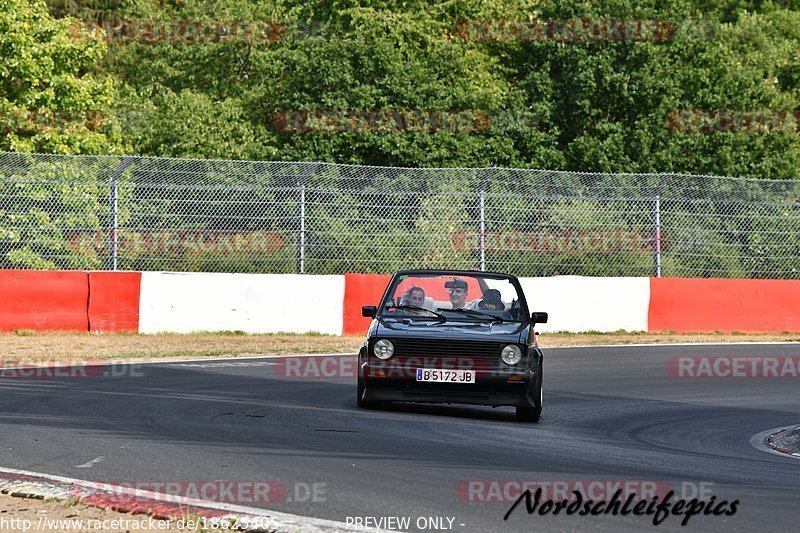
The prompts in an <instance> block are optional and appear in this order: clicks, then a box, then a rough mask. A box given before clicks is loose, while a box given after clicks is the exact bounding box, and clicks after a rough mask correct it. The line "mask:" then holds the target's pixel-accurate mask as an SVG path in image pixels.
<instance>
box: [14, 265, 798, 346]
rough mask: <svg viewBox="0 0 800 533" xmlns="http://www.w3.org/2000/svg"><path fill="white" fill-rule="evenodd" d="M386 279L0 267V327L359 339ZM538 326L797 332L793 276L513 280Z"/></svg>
mask: <svg viewBox="0 0 800 533" xmlns="http://www.w3.org/2000/svg"><path fill="white" fill-rule="evenodd" d="M388 280H389V276H388V275H380V274H345V275H343V276H311V275H293V274H217V273H176V272H82V271H30V270H0V331H13V330H20V329H33V330H42V331H44V330H77V331H138V332H140V333H157V332H176V333H187V332H192V331H244V332H247V333H278V332H291V333H305V332H310V331H316V332H319V333H327V334H334V335H339V334H345V335H360V334H363V333H364V332H365V331H366V329H367V326H368V325H369V322H370V319H368V318H363V317H362V316H361V306H362V305H376V304H377V303H378V301H379V299H380V297H381V295H382V294H383V291H384V289H385V287H386V284H387V282H388ZM520 282H521V283H522V287H523V289H524V291H525V295H526V298H527V300H528V305H529V307H530V308H531V310H532V311H546V312H548V313H549V315H550V320H549V323H548V324H546V325H540V326H538V327H537V329H540V330H541V331H573V332H581V331H617V330H627V331H649V332H657V331H664V330H673V331H677V332H702V331H724V332H731V331H753V332H770V331H772V332H780V331H800V281H798V280H740V279H683V278H599V277H581V276H556V277H548V278H521V279H520Z"/></svg>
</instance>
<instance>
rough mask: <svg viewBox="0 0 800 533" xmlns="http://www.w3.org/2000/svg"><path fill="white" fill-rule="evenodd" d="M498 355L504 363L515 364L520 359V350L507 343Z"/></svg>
mask: <svg viewBox="0 0 800 533" xmlns="http://www.w3.org/2000/svg"><path fill="white" fill-rule="evenodd" d="M500 357H502V358H503V362H504V363H505V364H507V365H516V364H517V363H519V362H520V360H522V351H521V350H520V349H519V348H518V347H516V346H514V345H513V344H509V345H508V346H506V347H505V348H503V351H502V352H500Z"/></svg>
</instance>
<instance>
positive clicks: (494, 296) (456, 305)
mask: <svg viewBox="0 0 800 533" xmlns="http://www.w3.org/2000/svg"><path fill="white" fill-rule="evenodd" d="M478 284H479V285H480V286H481V290H482V291H483V299H481V298H476V299H474V300H472V301H467V297H468V296H469V285H468V284H467V282H466V281H464V280H463V279H460V278H453V280H452V281H448V282H446V283H445V284H444V286H445V288H446V289H447V292H448V294H449V295H450V305H451V306H452V309H499V310H502V309H505V306H504V305H503V301H502V299H501V298H500V291H498V290H497V289H489V288H488V287H486V282H485V281H484V280H483V279H479V280H478ZM483 302H486V303H488V304H489V305H490V306H491V307H481V304H482V303H483Z"/></svg>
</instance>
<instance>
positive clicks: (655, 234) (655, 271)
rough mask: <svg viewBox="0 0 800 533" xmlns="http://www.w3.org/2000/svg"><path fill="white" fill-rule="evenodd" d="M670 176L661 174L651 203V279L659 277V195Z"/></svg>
mask: <svg viewBox="0 0 800 533" xmlns="http://www.w3.org/2000/svg"><path fill="white" fill-rule="evenodd" d="M670 176H671V174H661V180H660V181H659V184H658V188H657V189H656V197H655V201H654V202H653V277H655V278H660V277H661V193H662V192H663V191H664V187H666V185H667V181H668V180H669V178H670Z"/></svg>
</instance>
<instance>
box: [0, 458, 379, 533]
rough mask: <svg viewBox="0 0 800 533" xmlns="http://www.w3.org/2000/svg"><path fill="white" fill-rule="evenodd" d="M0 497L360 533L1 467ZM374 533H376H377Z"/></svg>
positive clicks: (260, 527) (250, 527)
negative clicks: (77, 503) (7, 496)
mask: <svg viewBox="0 0 800 533" xmlns="http://www.w3.org/2000/svg"><path fill="white" fill-rule="evenodd" d="M0 493H2V494H8V495H11V496H16V497H22V498H32V499H39V500H43V499H54V500H59V501H68V500H69V501H78V502H80V503H82V504H84V505H88V506H91V507H98V508H101V509H110V510H113V511H118V512H122V513H131V514H143V515H148V516H151V517H153V518H156V519H161V520H175V519H180V518H186V517H187V516H199V517H203V518H206V519H216V520H219V521H223V522H225V523H227V524H229V525H228V527H226V528H219V529H220V530H224V529H228V530H234V531H252V532H257V533H297V532H298V531H299V532H308V533H323V532H334V533H339V532H345V531H356V530H359V531H363V528H355V527H354V526H348V525H347V524H345V523H342V522H335V521H333V520H324V519H320V518H311V517H305V516H299V515H292V514H288V513H281V512H277V511H268V510H265V509H258V508H255V507H246V506H241V505H233V504H226V503H219V502H212V501H206V500H199V499H194V498H187V497H184V496H173V495H167V494H160V493H155V492H150V491H144V490H139V489H133V488H130V487H124V486H119V485H110V484H105V483H98V482H94V481H87V480H82V479H73V478H67V477H62V476H54V475H48V474H42V473H39V472H30V471H26V470H15V469H11V468H3V467H0ZM234 524H236V525H235V526H234ZM376 531H381V532H382V530H376Z"/></svg>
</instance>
